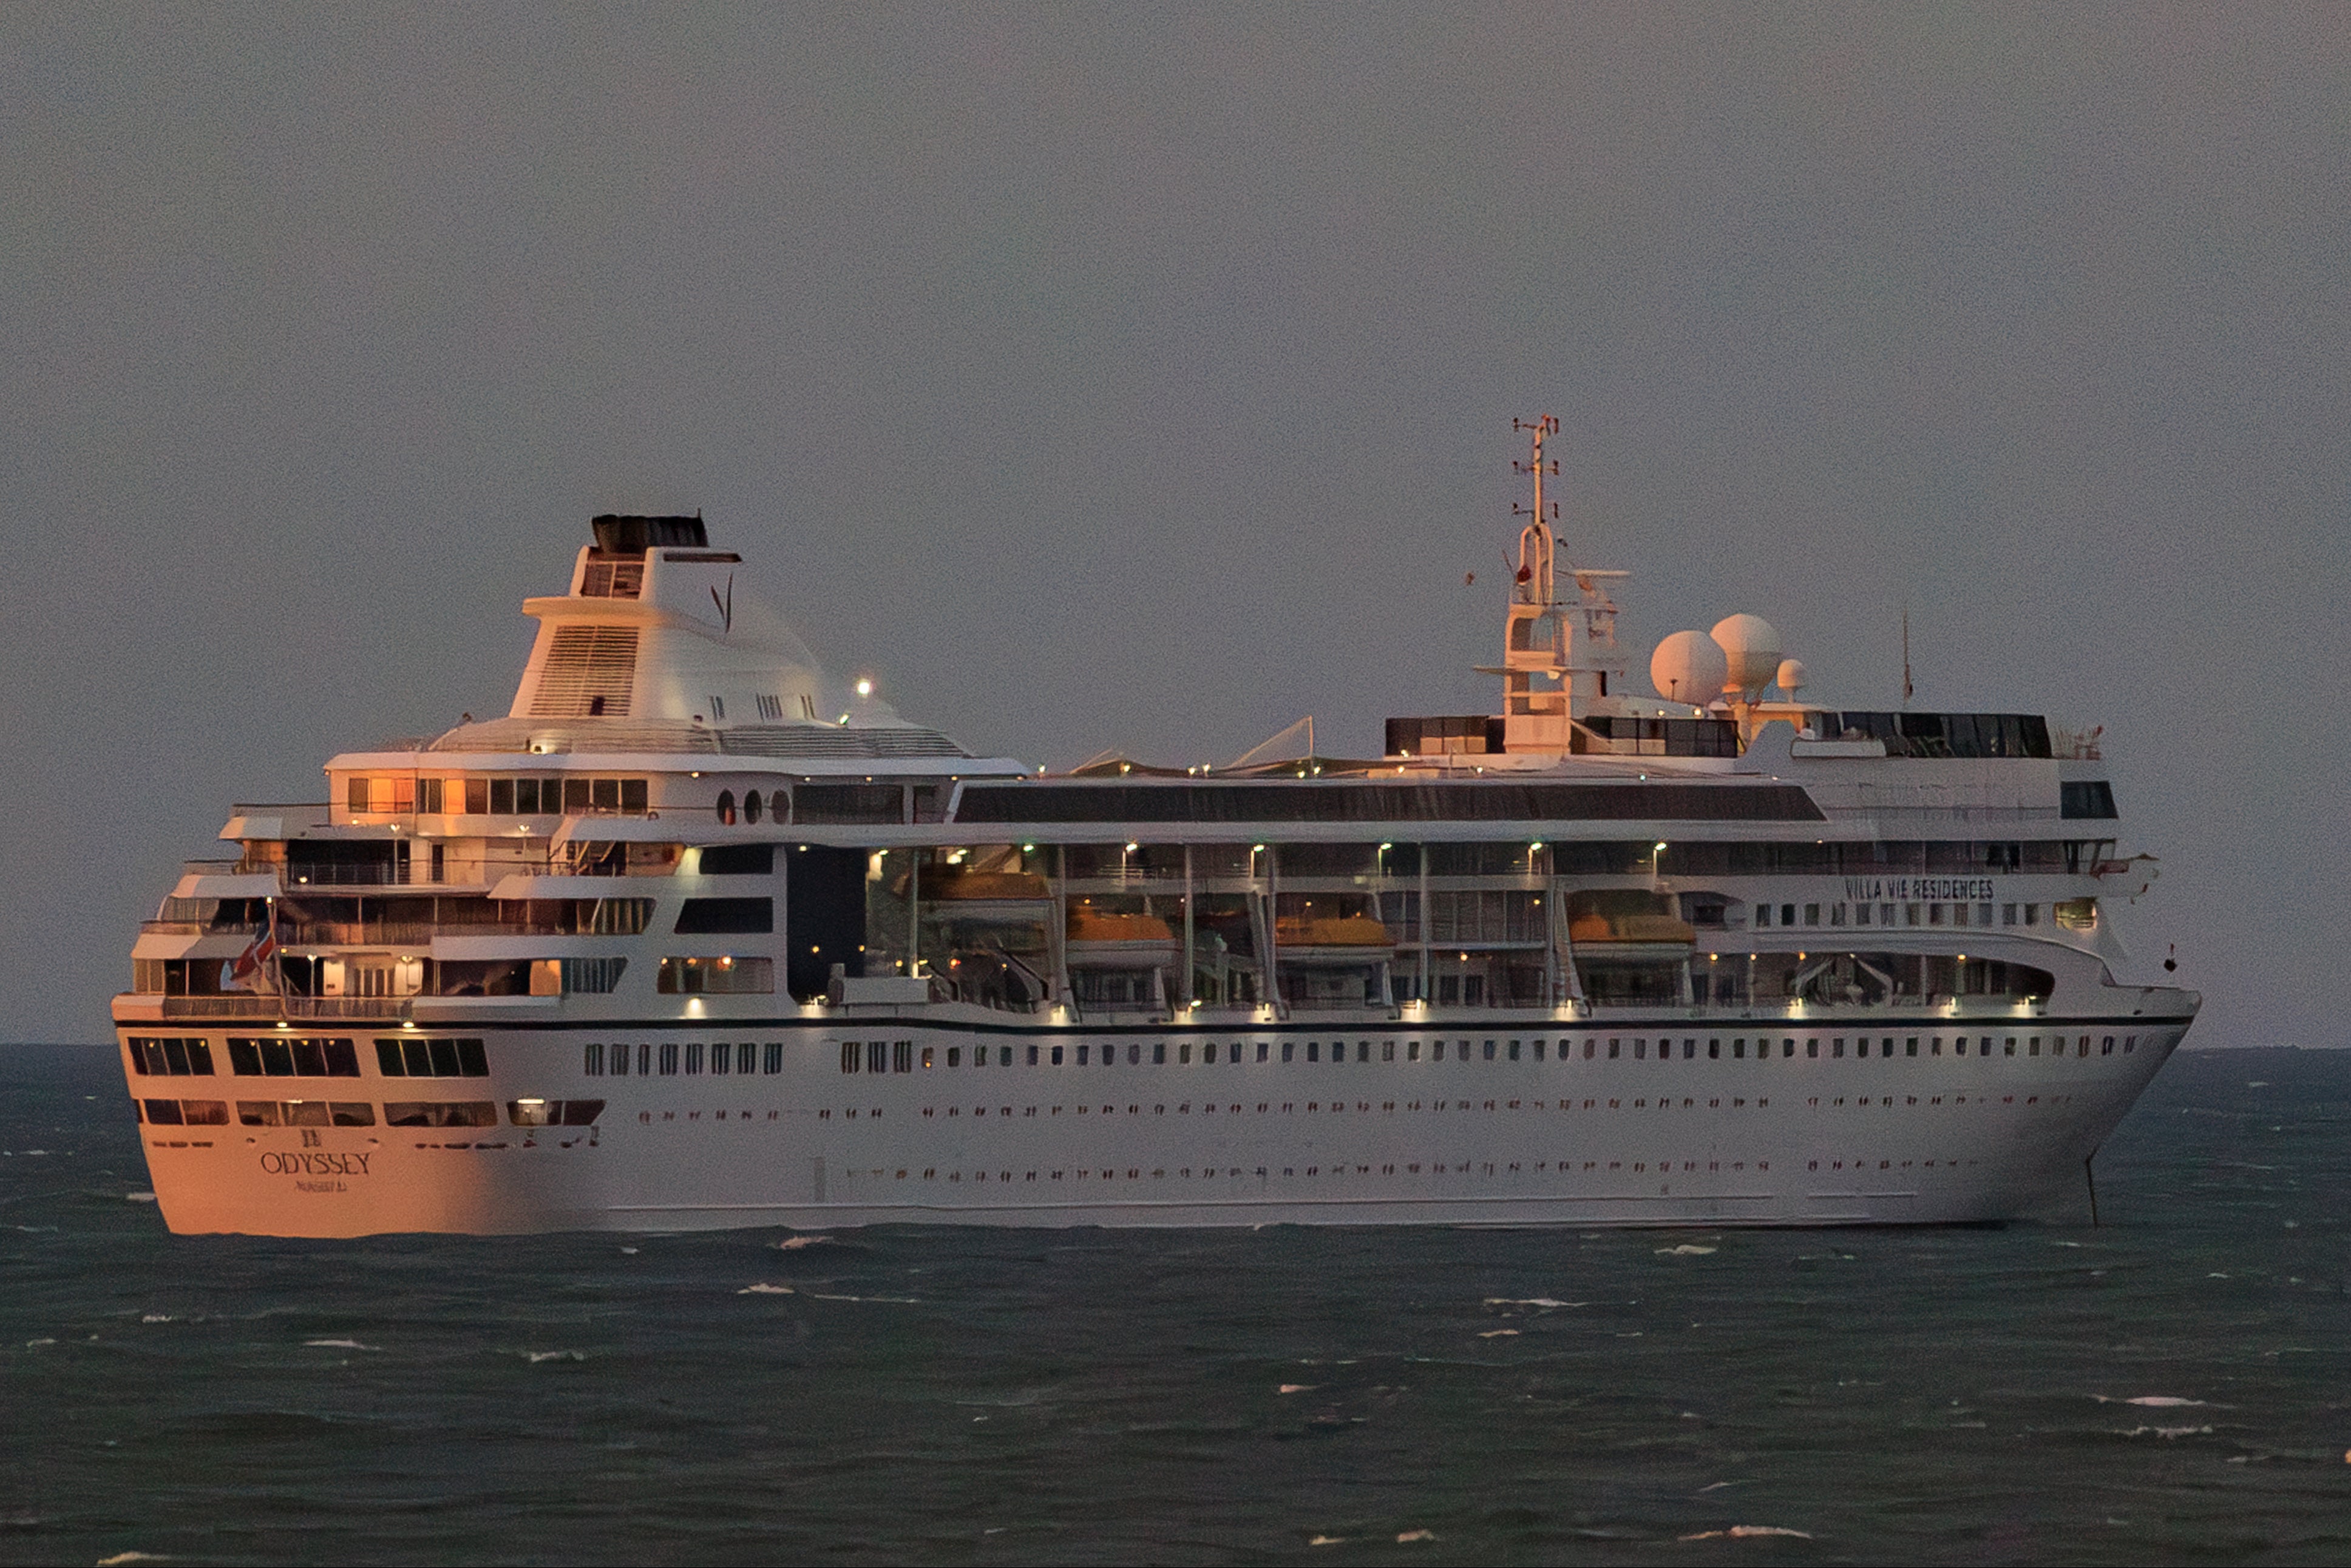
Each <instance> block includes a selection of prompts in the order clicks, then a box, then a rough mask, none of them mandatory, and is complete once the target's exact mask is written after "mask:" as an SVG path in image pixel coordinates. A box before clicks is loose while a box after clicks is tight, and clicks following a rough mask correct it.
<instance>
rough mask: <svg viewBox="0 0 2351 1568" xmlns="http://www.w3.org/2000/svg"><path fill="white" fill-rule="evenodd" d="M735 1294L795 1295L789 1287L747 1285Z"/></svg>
mask: <svg viewBox="0 0 2351 1568" xmlns="http://www.w3.org/2000/svg"><path fill="white" fill-rule="evenodd" d="M735 1293H736V1294H737V1295H738V1296H789V1295H791V1294H793V1291H792V1288H791V1287H790V1286H789V1285H768V1284H758V1285H746V1286H744V1287H743V1288H742V1289H741V1290H739V1291H736V1292H735Z"/></svg>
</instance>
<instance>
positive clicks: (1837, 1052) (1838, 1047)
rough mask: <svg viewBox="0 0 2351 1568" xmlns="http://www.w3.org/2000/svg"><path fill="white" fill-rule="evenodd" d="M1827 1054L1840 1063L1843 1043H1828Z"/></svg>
mask: <svg viewBox="0 0 2351 1568" xmlns="http://www.w3.org/2000/svg"><path fill="white" fill-rule="evenodd" d="M1829 1054H1830V1055H1831V1056H1833V1057H1834V1058H1836V1059H1837V1060H1838V1061H1843V1060H1844V1040H1831V1041H1829Z"/></svg>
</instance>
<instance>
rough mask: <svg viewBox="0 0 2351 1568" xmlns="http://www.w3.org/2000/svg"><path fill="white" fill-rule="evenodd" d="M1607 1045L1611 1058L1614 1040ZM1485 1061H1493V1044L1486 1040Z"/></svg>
mask: <svg viewBox="0 0 2351 1568" xmlns="http://www.w3.org/2000/svg"><path fill="white" fill-rule="evenodd" d="M1608 1044H1609V1051H1608V1054H1609V1055H1611V1056H1614V1055H1615V1054H1616V1051H1615V1044H1616V1042H1615V1041H1614V1040H1610V1041H1609V1042H1608ZM1486 1060H1487V1061H1493V1060H1494V1042H1493V1041H1492V1040H1488V1041H1487V1042H1486Z"/></svg>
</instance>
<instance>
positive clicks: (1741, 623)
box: [1711, 615, 1780, 702]
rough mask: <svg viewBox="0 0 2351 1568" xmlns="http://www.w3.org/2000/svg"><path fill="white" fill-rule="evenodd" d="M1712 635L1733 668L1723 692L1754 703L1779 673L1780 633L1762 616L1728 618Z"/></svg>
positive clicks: (1718, 623)
mask: <svg viewBox="0 0 2351 1568" xmlns="http://www.w3.org/2000/svg"><path fill="white" fill-rule="evenodd" d="M1711 635H1712V636H1713V638H1714V641H1715V642H1716V643H1718V644H1719V646H1720V647H1721V649H1722V652H1723V655H1724V657H1725V658H1727V659H1728V660H1729V664H1730V673H1729V675H1728V676H1726V677H1725V678H1724V684H1723V689H1724V690H1726V691H1729V690H1734V689H1735V690H1737V691H1739V692H1740V693H1741V694H1743V695H1745V696H1746V698H1747V700H1748V701H1750V702H1752V701H1754V700H1755V698H1756V697H1757V695H1760V694H1761V692H1762V690H1763V688H1764V687H1765V686H1768V685H1771V679H1772V677H1773V676H1774V675H1777V674H1779V673H1780V633H1779V632H1775V631H1773V630H1772V629H1771V622H1769V621H1766V620H1764V619H1763V618H1762V617H1761V615H1728V616H1725V617H1724V618H1723V619H1721V620H1720V621H1718V622H1715V623H1714V631H1713V632H1712V633H1711Z"/></svg>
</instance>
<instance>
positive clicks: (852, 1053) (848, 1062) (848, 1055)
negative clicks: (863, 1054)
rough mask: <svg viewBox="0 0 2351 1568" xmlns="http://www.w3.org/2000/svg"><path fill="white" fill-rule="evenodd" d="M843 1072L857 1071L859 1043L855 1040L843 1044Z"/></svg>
mask: <svg viewBox="0 0 2351 1568" xmlns="http://www.w3.org/2000/svg"><path fill="white" fill-rule="evenodd" d="M841 1071H843V1072H854V1071H857V1042H856V1041H855V1040H842V1041H841Z"/></svg>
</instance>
